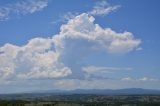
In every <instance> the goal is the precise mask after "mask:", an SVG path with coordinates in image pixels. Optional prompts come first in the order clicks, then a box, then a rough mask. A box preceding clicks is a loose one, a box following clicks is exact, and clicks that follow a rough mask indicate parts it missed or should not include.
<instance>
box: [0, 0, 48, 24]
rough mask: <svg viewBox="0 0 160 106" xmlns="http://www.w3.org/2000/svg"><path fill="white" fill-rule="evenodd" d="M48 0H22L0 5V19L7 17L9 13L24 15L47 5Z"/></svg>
mask: <svg viewBox="0 0 160 106" xmlns="http://www.w3.org/2000/svg"><path fill="white" fill-rule="evenodd" d="M48 2H49V1H48V0H22V1H19V2H16V3H13V4H7V5H5V6H0V21H5V20H7V19H9V17H10V15H12V14H16V15H26V14H32V13H35V12H37V11H41V10H42V9H44V8H45V7H47V6H48Z"/></svg>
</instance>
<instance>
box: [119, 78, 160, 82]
mask: <svg viewBox="0 0 160 106" xmlns="http://www.w3.org/2000/svg"><path fill="white" fill-rule="evenodd" d="M121 81H138V82H139V81H142V82H145V81H159V79H157V78H151V77H141V78H132V77H124V78H122V79H121Z"/></svg>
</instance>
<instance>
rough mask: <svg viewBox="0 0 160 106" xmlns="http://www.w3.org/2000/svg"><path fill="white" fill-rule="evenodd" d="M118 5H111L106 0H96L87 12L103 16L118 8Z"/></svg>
mask: <svg viewBox="0 0 160 106" xmlns="http://www.w3.org/2000/svg"><path fill="white" fill-rule="evenodd" d="M120 7H121V6H120V5H115V6H111V5H110V4H109V3H108V2H107V1H100V2H97V3H96V5H95V6H94V7H93V9H92V10H91V11H89V12H88V14H90V15H94V16H101V15H102V16H104V15H107V14H109V13H110V12H113V11H115V10H117V9H118V8H120Z"/></svg>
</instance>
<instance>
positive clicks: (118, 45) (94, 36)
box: [0, 13, 141, 79]
mask: <svg viewBox="0 0 160 106" xmlns="http://www.w3.org/2000/svg"><path fill="white" fill-rule="evenodd" d="M94 20H95V18H94V17H93V16H90V15H88V14H87V13H82V14H80V15H78V16H76V17H74V18H72V19H70V20H69V21H68V23H66V24H63V25H62V26H61V28H60V32H59V33H58V34H57V35H54V36H53V37H52V38H34V39H31V40H30V41H29V42H28V43H27V44H26V45H23V46H16V45H13V44H5V45H4V46H2V47H0V76H1V78H10V77H11V76H12V77H16V78H26V79H28V78H62V77H68V76H74V75H76V74H75V72H76V71H77V72H79V74H84V72H83V71H82V70H78V69H77V70H76V69H75V67H77V68H78V67H79V69H82V67H84V66H78V65H77V64H78V63H77V62H79V61H80V60H81V59H83V58H85V57H86V56H88V55H91V54H94V52H102V51H103V52H106V53H111V54H112V53H114V54H115V53H116V54H119V53H120V54H121V53H128V52H131V51H134V50H136V49H137V48H138V47H139V45H140V43H141V40H139V39H136V38H135V37H134V35H133V34H132V33H131V32H123V33H118V32H115V31H113V30H112V29H110V28H102V27H101V26H100V25H98V24H95V23H94ZM69 62H72V63H71V64H70V63H69Z"/></svg>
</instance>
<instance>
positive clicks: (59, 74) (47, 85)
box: [0, 0, 160, 93]
mask: <svg viewBox="0 0 160 106" xmlns="http://www.w3.org/2000/svg"><path fill="white" fill-rule="evenodd" d="M159 4H160V1H158V0H140V1H134V0H132V1H131V0H3V1H2V0H1V1H0V93H16V92H24V91H32V90H48V89H61V90H73V89H123V88H144V89H159V90H160V77H159V76H160V62H159V61H160V56H159V54H160V47H159V45H160V41H159V39H160V36H159V35H160V30H159V28H160V21H159V19H160V12H159V10H160V7H159Z"/></svg>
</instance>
